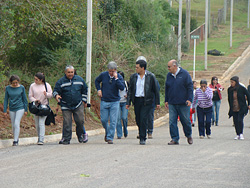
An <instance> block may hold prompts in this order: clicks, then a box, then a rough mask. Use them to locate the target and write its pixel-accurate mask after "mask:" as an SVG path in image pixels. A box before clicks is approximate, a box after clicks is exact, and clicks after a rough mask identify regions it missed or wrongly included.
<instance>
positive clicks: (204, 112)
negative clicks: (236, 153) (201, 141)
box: [197, 106, 213, 136]
mask: <svg viewBox="0 0 250 188" xmlns="http://www.w3.org/2000/svg"><path fill="white" fill-rule="evenodd" d="M212 113H213V109H212V107H209V108H200V107H199V106H197V116H198V128H199V135H200V136H205V127H206V135H211V118H212ZM205 118H206V122H205Z"/></svg>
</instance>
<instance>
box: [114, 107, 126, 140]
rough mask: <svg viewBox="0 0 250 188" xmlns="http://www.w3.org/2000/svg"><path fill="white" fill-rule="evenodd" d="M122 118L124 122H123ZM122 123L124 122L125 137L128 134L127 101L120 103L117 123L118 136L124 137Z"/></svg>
mask: <svg viewBox="0 0 250 188" xmlns="http://www.w3.org/2000/svg"><path fill="white" fill-rule="evenodd" d="M121 120H122V122H121ZM122 124H123V132H124V137H127V136H128V129H127V125H128V110H127V109H126V102H121V103H120V108H119V113H118V120H117V125H116V133H117V137H122Z"/></svg>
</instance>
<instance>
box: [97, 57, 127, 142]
mask: <svg viewBox="0 0 250 188" xmlns="http://www.w3.org/2000/svg"><path fill="white" fill-rule="evenodd" d="M116 70H117V64H116V63H115V62H114V61H111V62H109V64H108V71H105V72H102V73H101V74H100V75H99V76H98V77H97V78H96V79H95V86H96V89H97V92H98V96H99V97H100V98H101V106H100V107H101V108H100V114H101V121H102V126H103V128H104V129H105V137H104V140H105V142H108V144H113V139H114V135H115V128H116V124H117V119H118V113H119V105H120V95H119V90H124V84H123V78H122V76H121V75H120V74H117V71H116ZM101 83H102V84H101ZM100 84H101V86H100ZM108 121H110V123H109V122H108Z"/></svg>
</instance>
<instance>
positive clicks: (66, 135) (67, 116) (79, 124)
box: [62, 104, 85, 141]
mask: <svg viewBox="0 0 250 188" xmlns="http://www.w3.org/2000/svg"><path fill="white" fill-rule="evenodd" d="M62 114H63V139H64V140H66V141H70V140H71V137H72V114H73V117H74V120H75V123H76V135H77V137H78V138H80V137H81V136H82V134H84V133H85V127H84V116H83V114H84V107H83V104H81V105H80V106H79V107H78V108H77V109H75V110H63V111H62Z"/></svg>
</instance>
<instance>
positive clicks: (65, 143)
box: [62, 140, 70, 145]
mask: <svg viewBox="0 0 250 188" xmlns="http://www.w3.org/2000/svg"><path fill="white" fill-rule="evenodd" d="M62 144H63V145H68V144H70V141H66V140H64V141H63V143H62Z"/></svg>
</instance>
